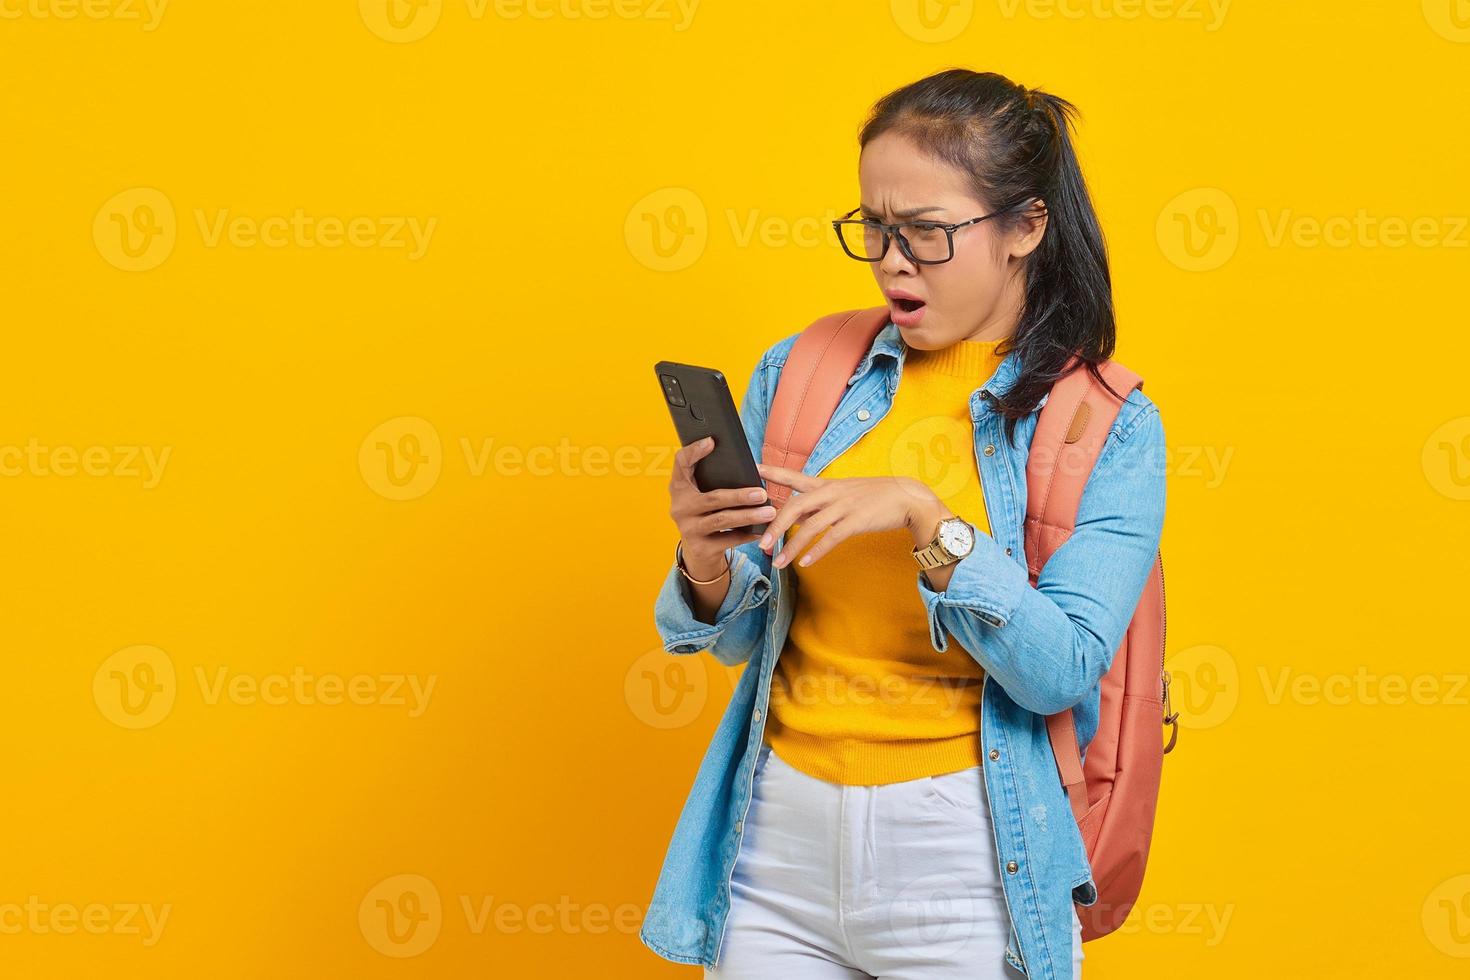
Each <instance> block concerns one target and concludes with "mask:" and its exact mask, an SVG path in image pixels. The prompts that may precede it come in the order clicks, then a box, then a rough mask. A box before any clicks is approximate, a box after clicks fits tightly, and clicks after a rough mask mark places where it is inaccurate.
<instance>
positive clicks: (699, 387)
mask: <svg viewBox="0 0 1470 980" xmlns="http://www.w3.org/2000/svg"><path fill="white" fill-rule="evenodd" d="M653 369H654V371H655V372H656V373H657V374H658V382H659V387H660V388H662V389H663V393H664V402H665V404H667V405H668V406H669V414H670V415H672V416H673V418H674V428H675V430H677V431H678V433H679V445H681V446H687V445H689V444H690V443H691V442H698V441H699V440H700V439H703V438H704V437H705V436H714V439H715V448H714V449H713V450H711V451H710V453H709V455H707V456H705V457H704V458H703V459H701V460H700V461H699V462H697V463H695V464H694V485H695V486H697V487H699V489H700V490H701V491H702V492H706V493H707V492H709V491H710V490H732V489H738V488H741V487H763V486H765V485H766V484H765V481H764V480H762V479H761V474H760V470H758V469H756V466H755V457H754V456H752V455H751V452H750V443H748V442H747V441H746V439H745V427H744V426H743V425H741V424H740V413H739V412H737V411H736V410H735V399H734V398H733V397H732V396H731V394H730V386H729V385H728V384H726V383H725V376H724V375H723V374H721V373H720V372H718V371H716V370H715V369H714V368H707V367H696V366H695V365H693V364H679V363H677V362H674V361H659V362H658V363H657V364H655V365H654V366H653ZM749 506H752V507H758V506H760V505H759V504H751V505H749ZM734 530H737V531H743V532H745V533H747V534H764V533H765V531H766V525H765V524H747V525H746V526H745V527H743V528H735V529H734Z"/></svg>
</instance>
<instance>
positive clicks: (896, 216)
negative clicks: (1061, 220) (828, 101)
mask: <svg viewBox="0 0 1470 980" xmlns="http://www.w3.org/2000/svg"><path fill="white" fill-rule="evenodd" d="M858 183H859V184H860V185H861V187H862V201H861V203H862V206H863V211H862V213H861V214H857V215H853V217H855V218H856V217H863V218H870V219H874V220H878V221H883V222H887V223H890V224H891V223H895V222H899V221H937V222H942V223H944V224H955V223H958V222H961V221H969V220H970V219H971V218H975V217H979V216H980V215H983V214H989V213H990V210H991V208H990V205H989V203H988V202H985V201H980V200H977V199H976V198H975V197H974V192H973V191H972V190H971V188H970V183H969V180H968V179H967V177H966V176H965V174H964V173H963V172H962V171H960V170H958V169H957V168H955V167H953V166H951V165H950V164H948V163H945V162H944V161H941V160H936V159H934V158H933V157H930V156H929V155H927V154H926V153H924V151H923V150H922V149H920V147H919V146H918V144H916V143H914V142H913V140H911V139H910V138H909V137H908V136H905V135H902V134H900V133H897V132H894V131H892V130H890V131H889V132H887V133H884V134H883V135H882V136H879V137H877V138H876V139H874V140H872V141H871V142H870V143H868V145H867V146H866V147H864V149H863V152H862V157H861V159H860V161H859V163H858ZM1000 220H1001V219H999V218H991V219H989V220H987V221H981V222H978V223H976V224H973V225H966V226H965V227H964V228H960V229H958V230H957V231H955V233H954V258H952V259H950V260H949V261H948V262H944V263H940V264H938V265H921V264H918V263H915V262H911V261H910V260H909V258H908V257H907V256H906V255H904V254H903V251H902V250H901V249H900V248H899V247H898V242H897V241H896V240H890V241H889V243H888V251H887V253H886V254H885V255H884V256H883V260H882V261H881V262H873V263H870V265H871V267H872V269H873V278H874V279H876V280H877V281H878V288H879V289H880V290H882V292H883V294H884V298H885V299H886V300H887V302H888V309H889V312H890V313H891V314H892V316H893V322H894V323H895V324H897V325H898V328H899V331H900V334H901V335H902V337H903V340H904V343H906V344H908V345H909V346H910V347H917V348H920V349H923V350H938V349H940V348H943V347H948V346H949V345H950V344H953V343H955V342H956V341H959V340H995V339H998V338H1000V337H1006V336H1009V335H1010V334H1011V333H1012V332H1013V331H1014V330H1015V327H1016V322H1017V320H1018V318H1019V316H1020V311H1021V300H1022V298H1023V297H1024V296H1025V288H1026V280H1025V272H1024V265H1023V260H1024V259H1025V257H1026V256H1027V255H1029V254H1030V253H1031V252H1032V250H1033V249H1035V248H1036V246H1037V244H1038V243H1039V242H1040V241H1041V235H1042V232H1043V231H1044V230H1045V227H1046V218H1045V216H1044V215H1042V216H1040V217H1038V218H1035V219H1029V220H1027V221H1024V222H1022V223H1021V224H1020V226H1019V227H1017V228H1015V229H1013V230H1011V231H1009V232H1008V231H1005V230H1004V229H1003V228H1002V226H1001V224H1000ZM939 234H940V235H942V234H943V232H942V231H941V232H939ZM895 293H897V294H899V295H900V296H903V297H908V298H909V300H910V301H904V300H901V299H899V298H896V297H895ZM912 301H919V302H921V303H922V305H920V306H918V307H917V308H913V307H914V305H915V304H914V302H912Z"/></svg>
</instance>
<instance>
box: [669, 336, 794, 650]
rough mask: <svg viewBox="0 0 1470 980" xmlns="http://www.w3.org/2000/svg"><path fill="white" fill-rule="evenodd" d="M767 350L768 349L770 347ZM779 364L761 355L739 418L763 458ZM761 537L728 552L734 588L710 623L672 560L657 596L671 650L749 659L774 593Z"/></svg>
mask: <svg viewBox="0 0 1470 980" xmlns="http://www.w3.org/2000/svg"><path fill="white" fill-rule="evenodd" d="M768 353H769V352H768ZM778 374H779V367H778V366H777V365H775V364H774V363H773V362H772V360H771V358H770V357H769V356H767V357H765V358H762V360H761V363H760V364H759V365H757V367H756V369H755V373H754V374H753V375H752V376H751V379H750V384H748V385H747V386H746V389H745V395H744V397H743V398H742V399H741V402H740V423H741V425H742V426H743V427H744V429H745V439H746V441H747V442H748V443H749V444H750V450H751V453H752V454H754V456H755V458H756V459H757V460H759V459H760V458H761V444H762V442H763V441H764V439H765V432H766V412H767V411H768V409H767V406H768V405H769V404H770V400H771V397H770V396H771V392H770V388H771V386H772V385H774V383H775V377H776V375H778ZM759 544H760V542H759V541H751V542H748V543H746V544H742V545H739V546H737V547H735V548H734V549H732V550H731V552H730V587H729V589H728V591H726V593H725V600H724V602H722V603H720V608H719V609H718V610H716V612H715V621H714V622H713V623H706V622H704V621H703V620H700V619H697V618H695V616H694V610H693V608H692V606H691V600H692V596H691V594H690V590H689V584H688V583H687V582H686V581H685V580H684V576H682V575H680V574H679V569H678V567H677V566H676V565H674V564H673V563H672V562H671V563H670V565H669V571H668V574H667V575H666V576H665V578H664V583H663V587H662V588H661V589H660V590H659V593H658V596H657V598H656V599H655V601H654V609H653V614H654V625H655V627H656V628H657V629H658V633H659V636H660V637H661V638H662V640H663V644H664V649H665V650H667V651H668V652H669V653H697V652H699V651H700V650H706V649H707V650H709V652H710V654H711V655H712V656H713V657H714V658H715V659H716V660H718V661H719V662H720V663H722V664H724V665H725V666H727V667H734V666H736V665H738V664H742V663H745V662H746V661H748V660H749V659H750V658H751V655H752V654H753V653H754V652H755V650H756V648H757V646H758V645H759V644H760V641H761V634H762V632H763V631H764V629H765V626H766V613H767V609H768V603H767V601H766V600H767V599H769V598H770V595H771V579H770V574H771V564H770V563H771V559H770V556H769V555H767V554H766V553H765V552H763V551H761V550H760V548H759Z"/></svg>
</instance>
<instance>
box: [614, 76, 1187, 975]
mask: <svg viewBox="0 0 1470 980" xmlns="http://www.w3.org/2000/svg"><path fill="white" fill-rule="evenodd" d="M1074 112H1075V109H1074V107H1073V106H1072V105H1071V104H1070V103H1068V102H1066V101H1064V100H1063V99H1060V98H1058V97H1056V96H1054V95H1050V94H1048V93H1045V92H1040V91H1035V90H1028V89H1026V88H1025V87H1023V86H1020V85H1017V84H1015V83H1013V82H1011V81H1009V80H1008V79H1006V78H1004V77H1002V76H999V75H996V74H993V73H976V72H972V71H965V70H960V69H952V70H948V71H943V72H940V73H938V74H935V75H932V76H930V77H927V78H924V79H921V80H919V81H917V82H914V83H913V84H911V85H907V86H905V87H903V88H901V89H899V90H897V91H895V92H893V93H891V94H889V95H888V96H886V97H884V98H883V99H881V100H880V101H879V102H878V103H877V104H876V105H875V107H874V109H873V112H872V115H871V117H870V118H869V120H868V122H867V124H866V125H865V127H864V128H863V130H862V133H861V137H860V144H861V152H860V157H859V166H858V172H859V183H860V185H861V193H862V201H861V207H860V209H858V210H860V212H861V213H860V214H859V213H857V210H855V211H854V213H853V214H852V215H849V216H848V218H846V219H844V220H843V221H841V222H838V223H837V228H838V230H839V233H840V235H841V240H842V245H843V248H844V250H845V251H846V252H847V253H848V254H849V255H850V256H852V257H853V258H855V259H858V260H860V261H863V262H866V263H868V265H869V268H871V269H872V272H873V276H874V279H875V281H876V283H877V286H878V289H879V291H880V292H881V293H882V295H883V296H884V297H885V298H886V300H887V303H888V305H889V310H890V322H889V323H888V324H887V325H886V326H885V327H884V328H883V330H882V331H880V332H879V333H878V335H877V337H876V338H875V340H874V342H873V344H872V348H871V350H869V351H868V353H867V354H866V356H865V357H864V359H863V360H862V362H861V364H860V365H859V367H858V369H857V371H856V372H855V373H854V375H853V377H852V379H851V380H849V382H848V387H847V390H846V391H845V393H844V394H843V397H842V401H841V403H840V404H839V405H838V408H837V411H836V412H835V413H834V415H833V417H832V421H831V423H830V424H829V426H828V428H827V431H826V432H825V433H824V435H823V438H822V440H821V441H820V442H819V443H818V445H817V448H816V450H815V451H814V452H813V454H812V456H811V458H810V459H809V460H808V462H807V465H806V467H805V469H804V471H803V472H800V473H799V472H796V471H795V470H792V469H784V468H779V467H768V466H762V468H761V475H762V477H763V479H765V480H774V481H776V482H779V483H782V484H786V485H789V486H791V487H792V488H793V490H794V494H793V496H792V497H791V498H790V500H789V501H788V502H787V503H786V504H785V505H784V506H783V507H781V508H780V510H779V512H777V511H775V510H773V509H772V508H771V507H770V506H769V505H767V504H765V503H763V501H764V500H765V499H766V493H765V491H764V489H762V488H749V489H746V490H717V491H711V492H709V493H702V492H700V491H699V489H698V488H697V487H696V486H695V484H694V481H693V477H692V472H693V466H694V463H695V462H696V461H697V460H698V459H700V458H701V457H703V456H704V455H705V454H706V453H707V452H709V451H710V449H711V448H712V447H711V446H710V445H708V444H700V443H694V444H691V445H688V446H685V447H683V448H682V449H681V450H680V451H679V453H678V455H677V465H676V472H675V474H674V477H673V479H672V481H671V483H670V497H671V506H670V514H671V516H672V517H673V519H674V522H675V524H676V525H677V526H678V530H679V535H680V540H679V546H678V547H677V548H676V558H675V563H674V566H673V567H672V568H670V570H669V573H668V576H667V578H666V579H665V582H664V585H663V589H662V591H661V592H660V593H659V595H658V598H657V601H656V604H655V620H656V624H657V627H658V629H659V633H660V635H661V636H662V638H663V640H664V646H665V649H667V650H669V651H670V652H671V653H675V654H689V653H694V652H697V651H701V650H708V651H709V652H710V653H711V654H712V655H713V656H714V657H715V658H716V660H718V661H719V662H720V663H723V664H727V665H736V664H741V663H748V665H749V666H748V669H746V670H745V671H744V672H743V673H742V674H741V677H740V681H739V683H738V685H737V689H736V691H735V695H734V697H733V698H732V699H731V702H730V705H729V708H728V709H727V711H726V713H725V716H724V718H723V719H722V721H721V723H720V726H719V728H718V729H717V731H716V733H715V736H714V738H713V740H712V741H711V744H710V747H709V750H708V751H707V752H706V754H705V757H704V760H703V762H702V764H701V766H700V770H699V774H698V776H697V777H696V780H695V784H694V787H693V789H692V791H691V793H690V795H689V797H688V800H687V801H686V803H685V805H684V809H683V812H682V813H681V815H680V818H679V822H678V825H677V827H676V829H675V832H674V836H673V840H672V842H671V844H670V847H669V851H668V856H667V858H666V860H665V864H664V867H663V871H662V873H661V875H660V877H659V881H658V885H657V889H656V891H655V893H654V896H653V899H652V901H651V903H650V905H649V909H648V912H647V915H646V916H645V920H644V924H643V928H642V931H641V932H640V938H641V939H642V940H643V942H644V943H646V944H647V945H648V946H649V947H650V948H652V949H653V950H654V951H655V952H657V953H658V954H659V955H661V956H663V957H665V958H667V959H670V960H674V961H677V962H683V963H700V964H703V965H704V966H705V967H706V968H707V970H706V974H705V975H706V976H709V977H724V978H729V980H745V978H757V977H758V978H762V980H772V978H781V980H805V978H832V980H839V978H840V980H859V978H864V977H883V978H948V977H956V978H957V977H966V978H974V977H997V978H999V977H1004V976H1008V975H1010V976H1014V975H1015V973H1014V972H1011V971H1010V970H1008V969H1007V964H1009V967H1010V968H1011V969H1012V970H1014V971H1019V972H1020V973H1022V974H1024V975H1026V976H1030V977H1034V978H1054V977H1056V978H1060V977H1077V976H1079V975H1080V968H1081V960H1082V945H1081V927H1080V924H1079V920H1078V918H1077V914H1076V911H1075V909H1074V907H1073V906H1074V903H1079V904H1081V905H1084V906H1086V905H1091V904H1093V903H1095V902H1096V901H1097V888H1096V884H1095V882H1094V881H1093V880H1092V873H1091V870H1090V868H1089V866H1088V862H1087V856H1086V853H1085V850H1084V848H1083V844H1082V839H1081V835H1080V833H1079V831H1078V828H1077V825H1076V822H1075V820H1074V818H1073V816H1072V813H1071V811H1070V809H1069V807H1068V803H1067V799H1066V796H1065V793H1064V791H1063V788H1062V786H1061V784H1060V780H1059V779H1058V776H1057V770H1056V763H1055V760H1054V758H1053V755H1052V751H1051V747H1050V744H1049V742H1048V738H1047V733H1046V727H1045V716H1046V715H1048V714H1051V713H1054V712H1059V711H1063V710H1066V709H1068V708H1071V709H1072V710H1073V712H1074V717H1075V721H1076V727H1077V733H1078V738H1079V740H1080V742H1081V744H1082V745H1083V746H1086V744H1087V743H1088V741H1089V740H1090V739H1091V737H1092V736H1093V734H1095V732H1096V730H1097V720H1098V707H1099V681H1100V680H1101V678H1102V676H1103V674H1104V673H1106V671H1107V669H1108V667H1109V665H1110V663H1111V660H1112V656H1113V653H1114V651H1115V650H1116V649H1117V647H1118V645H1119V643H1120V641H1121V639H1122V637H1123V634H1124V631H1125V630H1126V628H1127V625H1128V622H1129V619H1130V618H1131V616H1132V613H1133V609H1134V607H1135V605H1136V604H1137V602H1138V599H1139V596H1140V594H1141V591H1142V589H1143V586H1144V584H1145V581H1146V580H1147V577H1148V573H1149V571H1150V569H1151V567H1152V564H1153V560H1154V555H1155V552H1156V550H1157V548H1158V543H1159V537H1160V532H1161V529H1162V523H1163V512H1164V474H1163V468H1162V467H1161V466H1160V465H1158V462H1159V460H1160V459H1161V454H1162V450H1163V429H1162V426H1161V423H1160V421H1159V414H1158V410H1157V409H1156V408H1155V406H1154V405H1153V404H1152V402H1150V400H1149V399H1148V398H1147V397H1146V396H1144V395H1143V393H1142V392H1141V391H1139V390H1135V391H1132V392H1131V393H1129V394H1128V395H1127V398H1126V400H1125V401H1124V403H1123V406H1122V409H1121V411H1120V412H1119V414H1118V417H1117V420H1116V421H1115V422H1114V424H1113V427H1112V428H1111V429H1110V430H1109V433H1108V436H1107V440H1106V442H1105V444H1104V447H1103V450H1102V454H1101V456H1100V457H1099V458H1098V461H1097V464H1096V466H1095V468H1094V469H1093V471H1092V473H1091V475H1090V476H1089V478H1088V483H1087V490H1086V493H1085V494H1084V496H1083V499H1082V504H1081V508H1080V511H1079V513H1078V519H1077V525H1076V530H1075V531H1074V533H1073V535H1072V537H1071V538H1070V539H1069V540H1068V541H1067V542H1066V543H1065V544H1064V545H1063V546H1062V547H1061V548H1060V549H1059V550H1058V551H1057V552H1056V553H1055V555H1054V556H1053V557H1052V559H1051V560H1050V561H1049V562H1048V563H1047V565H1046V567H1045V569H1044V570H1043V572H1042V574H1041V575H1040V577H1039V579H1038V582H1037V584H1036V586H1035V587H1032V586H1031V584H1030V582H1029V580H1028V577H1027V571H1026V565H1025V556H1024V552H1023V546H1022V540H1021V529H1022V527H1021V526H1022V520H1023V517H1024V515H1025V504H1026V501H1025V489H1026V480H1025V467H1026V457H1027V451H1028V449H1029V447H1030V443H1031V437H1032V435H1033V433H1034V431H1035V425H1036V420H1037V417H1038V414H1039V410H1040V407H1041V405H1042V403H1043V402H1044V400H1045V398H1046V395H1047V393H1048V392H1049V390H1050V388H1051V385H1052V383H1053V382H1054V381H1055V380H1056V379H1057V377H1058V376H1059V374H1060V373H1061V371H1062V369H1063V367H1064V366H1065V365H1066V363H1067V362H1068V360H1069V358H1071V357H1072V356H1073V355H1076V356H1077V357H1079V358H1080V359H1081V360H1082V361H1084V362H1086V363H1087V364H1088V365H1095V364H1097V363H1099V362H1101V361H1103V360H1105V359H1106V358H1108V357H1109V356H1110V355H1111V354H1112V352H1113V344H1114V322H1113V306H1112V293H1111V286H1110V282H1109V275H1108V265H1107V256H1106V250H1105V247H1104V244H1103V239H1102V235H1101V232H1100V231H1099V228H1098V223H1097V217H1096V215H1095V214H1094V212H1093V208H1092V203H1091V201H1090V199H1089V197H1088V193H1087V189H1086V185H1085V183H1084V181H1083V177H1082V174H1081V172H1080V170H1079V168H1078V164H1077V158H1076V155H1075V154H1074V152H1073V149H1072V145H1071V140H1070V136H1069V132H1068V129H1069V125H1070V123H1071V118H1070V117H1071V115H1072V114H1073V113H1074ZM795 339H796V335H792V336H789V337H787V338H785V339H784V340H782V341H781V342H779V343H777V344H775V345H774V346H772V347H771V348H770V349H769V350H768V351H767V352H766V354H765V356H764V357H763V358H762V360H761V361H760V364H759V365H758V366H757V368H756V371H755V373H754V376H753V378H752V380H751V383H750V386H749V387H748V389H747V390H746V393H745V396H744V401H743V405H742V409H741V417H742V422H743V424H744V426H745V430H746V436H747V439H748V441H749V443H750V446H751V448H752V451H753V452H754V453H755V455H756V457H757V459H759V458H760V455H761V451H760V450H761V444H762V437H763V434H764V431H765V421H766V418H767V415H768V413H769V410H770V405H771V400H772V396H773V394H774V391H775V387H776V383H777V381H778V380H779V378H780V374H781V369H782V366H783V364H784V363H785V360H786V356H787V354H788V353H789V352H790V350H791V346H792V344H793V343H794V342H795ZM972 450H973V452H972ZM767 522H768V523H769V528H768V530H767V531H766V533H765V535H764V536H757V535H752V534H746V533H744V532H740V531H736V530H732V529H734V528H739V527H742V526H745V525H748V524H751V523H767ZM783 538H784V543H783ZM941 545H942V547H940V546H941ZM920 549H930V552H929V553H930V554H931V555H933V554H940V555H941V556H942V561H943V563H942V564H941V565H940V566H939V567H933V568H928V569H927V570H920V565H918V564H916V557H917V555H916V551H918V550H920ZM935 549H938V550H935ZM951 638H953V639H954V640H956V641H958V642H957V643H954V644H951V643H950V642H949V640H950V639H951ZM991 682H993V683H991Z"/></svg>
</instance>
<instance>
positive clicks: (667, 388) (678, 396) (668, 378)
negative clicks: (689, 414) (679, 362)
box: [659, 374, 687, 408]
mask: <svg viewBox="0 0 1470 980" xmlns="http://www.w3.org/2000/svg"><path fill="white" fill-rule="evenodd" d="M659 377H660V378H662V379H663V383H664V398H666V399H668V402H669V404H670V405H673V406H674V407H676V408H683V407H684V406H685V405H686V404H687V403H686V402H685V401H684V391H683V389H682V388H680V387H679V379H678V378H676V377H674V376H673V375H672V374H661V375H659Z"/></svg>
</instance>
